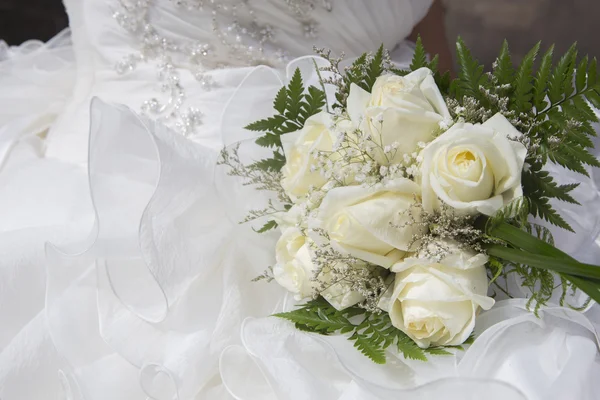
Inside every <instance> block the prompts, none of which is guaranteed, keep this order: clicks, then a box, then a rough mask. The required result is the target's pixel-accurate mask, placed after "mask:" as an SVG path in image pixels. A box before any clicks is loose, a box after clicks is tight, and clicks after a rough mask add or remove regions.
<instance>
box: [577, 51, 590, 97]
mask: <svg viewBox="0 0 600 400" xmlns="http://www.w3.org/2000/svg"><path fill="white" fill-rule="evenodd" d="M587 71H588V56H585V57H584V58H583V60H581V62H580V63H579V67H577V75H576V78H575V88H576V90H577V92H581V91H582V90H583V89H585V87H586V83H587Z"/></svg>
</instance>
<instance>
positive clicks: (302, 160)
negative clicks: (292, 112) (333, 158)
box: [281, 112, 335, 200]
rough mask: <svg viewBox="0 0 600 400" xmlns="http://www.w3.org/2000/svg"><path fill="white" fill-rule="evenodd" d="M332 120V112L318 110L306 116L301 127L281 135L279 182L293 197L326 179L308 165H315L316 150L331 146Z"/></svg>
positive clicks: (319, 185) (322, 183)
mask: <svg viewBox="0 0 600 400" xmlns="http://www.w3.org/2000/svg"><path fill="white" fill-rule="evenodd" d="M331 122H332V121H331V116H330V115H329V114H327V113H326V112H321V113H319V114H315V115H313V116H312V117H310V118H308V119H307V120H306V123H305V124H304V127H303V128H302V129H300V130H298V131H295V132H291V133H287V134H285V135H282V136H281V143H282V145H283V151H284V153H285V158H286V163H285V165H284V167H283V169H282V171H281V172H282V173H283V179H282V180H281V186H283V189H284V190H285V192H286V193H287V195H288V196H290V198H291V199H292V200H296V199H297V198H299V197H302V196H304V195H306V194H307V192H308V190H309V188H310V187H311V186H313V187H315V188H317V189H318V188H320V187H321V186H323V185H324V184H325V183H326V182H327V180H326V179H325V178H324V177H323V176H322V175H321V174H320V172H319V171H311V167H313V166H315V165H316V159H315V155H314V152H315V151H332V149H333V143H334V142H335V137H334V135H333V133H332V132H331V131H330V130H329V126H330V125H331Z"/></svg>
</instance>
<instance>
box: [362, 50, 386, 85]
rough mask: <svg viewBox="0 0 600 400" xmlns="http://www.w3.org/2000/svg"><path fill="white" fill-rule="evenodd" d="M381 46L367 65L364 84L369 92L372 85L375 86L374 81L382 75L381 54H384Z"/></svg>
mask: <svg viewBox="0 0 600 400" xmlns="http://www.w3.org/2000/svg"><path fill="white" fill-rule="evenodd" d="M384 51H385V50H384V48H383V44H382V45H381V46H379V49H377V51H376V52H375V54H374V55H373V58H371V60H370V61H369V63H368V64H367V71H366V76H365V84H366V87H367V89H366V90H367V91H368V92H370V91H371V89H373V85H374V84H375V80H377V78H379V77H380V76H381V74H382V73H383V53H384Z"/></svg>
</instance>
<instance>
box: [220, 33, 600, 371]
mask: <svg viewBox="0 0 600 400" xmlns="http://www.w3.org/2000/svg"><path fill="white" fill-rule="evenodd" d="M316 52H317V53H318V55H319V57H320V61H323V60H326V62H327V63H326V65H325V66H321V67H318V66H317V63H315V68H316V69H317V74H318V76H319V85H318V86H319V87H314V86H311V87H308V88H306V87H305V85H304V83H303V77H302V76H301V73H300V71H299V70H297V71H296V72H295V73H294V75H293V76H292V78H291V80H290V81H289V84H288V85H287V86H285V87H282V88H281V90H280V91H279V92H278V94H277V96H276V97H275V99H274V109H275V114H274V115H273V116H272V117H270V118H267V119H263V120H260V121H257V122H255V123H252V124H250V125H248V126H247V129H249V130H251V131H258V132H261V136H260V137H259V138H258V139H257V140H256V144H257V145H259V146H263V147H267V148H269V149H271V150H272V156H271V157H268V158H266V159H262V160H258V161H256V162H254V163H252V164H249V165H244V164H243V163H241V162H240V157H239V154H238V149H237V148H233V149H228V150H224V151H223V152H222V159H221V161H220V162H221V164H224V165H227V166H229V167H230V170H229V173H230V174H231V175H235V176H239V177H242V178H244V179H246V180H247V183H248V184H253V185H256V187H257V189H259V190H266V191H271V192H273V196H272V200H271V201H270V202H269V204H267V205H265V206H266V207H265V208H264V209H263V210H254V211H252V212H251V213H250V215H249V217H248V218H247V219H246V221H251V220H261V219H262V220H264V226H263V227H262V228H261V229H260V230H258V232H260V233H264V232H266V231H269V230H272V229H277V230H279V231H280V234H281V235H280V238H279V240H278V242H277V245H276V248H275V256H276V257H275V258H276V264H275V265H274V266H272V267H270V268H269V269H268V270H267V271H265V274H264V275H262V276H261V277H259V278H258V279H267V280H275V281H277V282H278V283H279V284H280V285H282V286H283V287H285V288H286V289H287V290H289V291H290V292H292V293H293V294H294V295H295V297H296V299H297V300H299V301H300V300H303V299H306V302H305V303H304V304H303V305H300V306H299V307H298V308H297V309H296V310H293V311H290V312H285V313H281V314H277V317H281V318H285V319H287V320H290V321H291V322H293V323H294V324H295V326H296V328H298V329H301V330H304V331H309V332H314V333H318V334H323V335H330V334H334V333H338V334H345V335H347V336H348V339H349V340H351V341H353V342H354V345H355V347H356V348H357V349H358V350H360V351H361V352H362V353H363V354H364V355H366V356H368V357H369V358H370V359H372V360H373V361H375V362H377V363H384V362H385V352H386V349H388V348H389V347H390V346H395V347H396V348H397V349H398V351H400V352H401V353H403V354H404V356H405V357H409V358H413V359H420V360H425V359H426V356H427V354H447V353H448V351H449V350H448V349H451V348H457V347H458V348H460V346H461V345H463V344H464V343H466V342H468V341H469V340H472V332H473V328H474V325H475V321H476V316H477V314H478V313H479V312H480V310H482V309H484V310H486V309H489V308H491V307H492V306H493V305H494V299H493V298H492V297H490V296H488V289H489V286H490V285H492V284H496V285H497V284H498V282H500V281H502V280H503V279H505V278H506V276H507V275H508V274H516V275H518V276H519V278H520V282H521V285H522V286H525V287H527V288H529V289H530V291H531V296H530V299H529V303H528V304H529V306H530V308H531V309H532V311H533V312H536V313H537V311H538V310H539V308H540V307H542V306H543V305H545V304H546V303H547V302H548V301H549V300H550V298H551V296H552V295H553V293H554V292H555V288H556V286H557V285H556V282H557V281H560V284H561V285H560V287H561V288H562V289H561V290H562V295H561V297H560V302H561V305H568V301H567V294H568V293H569V292H573V291H575V290H580V291H583V292H585V293H586V294H587V295H588V296H589V299H588V302H589V301H591V300H595V301H598V300H600V291H599V288H600V268H599V267H597V266H594V265H588V264H583V263H580V262H578V261H577V260H575V259H573V258H571V257H570V256H569V255H567V254H565V253H564V252H562V251H561V250H559V249H557V248H556V247H554V245H553V241H552V235H551V233H550V230H549V229H548V228H547V227H545V226H542V225H540V224H535V223H533V222H532V217H537V219H538V220H543V221H546V222H547V223H549V224H553V225H556V226H558V227H560V228H563V229H566V230H571V231H572V228H571V226H569V224H568V223H567V221H566V220H565V219H564V218H563V217H562V216H561V215H560V214H559V213H558V212H557V211H556V210H555V209H554V208H553V206H552V203H551V200H552V199H555V200H558V201H564V202H570V203H577V201H576V199H575V198H574V197H573V196H572V194H571V192H572V191H573V190H574V189H575V188H576V187H577V184H567V185H559V184H557V183H556V182H555V179H554V177H553V176H552V175H550V173H549V172H547V171H546V170H545V168H544V167H545V165H546V164H547V163H549V162H550V163H555V164H559V165H560V166H562V167H565V168H568V169H569V170H572V171H576V172H578V173H580V174H582V175H587V174H588V169H587V168H586V166H591V167H598V166H600V164H599V162H598V160H597V159H596V158H595V157H594V156H593V155H592V154H591V153H590V151H589V150H590V149H591V148H592V147H593V143H592V141H591V137H593V136H595V134H596V133H595V131H594V129H593V127H592V123H594V122H597V117H596V114H595V112H594V110H593V108H592V107H591V106H590V103H591V105H593V106H595V107H600V81H599V80H598V78H597V71H598V68H597V63H596V60H595V59H593V60H589V59H588V57H584V58H582V59H581V60H578V57H577V50H576V47H575V45H574V46H572V47H571V48H570V49H569V50H568V51H567V53H566V54H564V55H563V56H562V57H560V59H559V60H558V62H556V63H553V47H551V48H550V49H548V50H547V51H546V52H545V53H544V54H543V55H541V59H540V60H539V61H540V62H539V66H538V67H537V68H534V65H535V61H536V59H537V58H540V57H539V56H540V54H539V53H540V44H539V43H538V44H536V45H535V46H534V48H533V49H532V50H531V51H530V52H529V53H528V54H527V55H526V56H525V58H524V59H523V61H522V62H521V65H520V66H519V67H518V68H516V69H515V68H513V64H512V61H511V56H510V53H509V49H508V44H507V43H506V42H505V43H504V45H503V46H502V49H501V50H500V55H499V56H498V58H497V60H496V62H495V63H494V64H493V66H492V69H491V71H490V72H486V68H485V67H484V66H483V65H480V64H479V63H478V62H477V61H476V60H475V59H474V58H473V57H472V56H471V54H470V52H469V50H468V49H467V47H466V46H465V44H464V43H463V41H462V40H460V39H459V40H458V42H457V55H458V63H459V66H460V70H459V73H458V77H457V78H456V79H452V78H451V76H450V74H449V73H448V72H445V73H442V72H440V71H438V67H437V64H438V62H437V57H434V58H433V59H431V60H429V59H428V57H427V54H426V51H425V49H424V48H423V46H422V44H421V41H420V40H418V42H417V45H416V50H415V54H414V58H413V60H412V63H411V65H410V68H409V69H407V70H405V69H399V68H396V67H395V66H394V65H393V64H392V62H391V60H390V58H389V55H388V52H387V51H386V50H385V49H383V47H381V48H379V49H378V50H377V51H376V52H374V53H372V54H363V55H362V56H361V57H359V58H358V59H356V60H355V61H354V62H353V63H352V64H351V65H350V66H349V67H347V68H341V67H340V65H341V63H342V58H336V57H333V56H332V55H331V52H329V51H325V50H323V49H316ZM327 86H332V87H334V88H335V94H334V96H328V95H327V94H326V93H327V90H326V87H327ZM555 200H553V201H555Z"/></svg>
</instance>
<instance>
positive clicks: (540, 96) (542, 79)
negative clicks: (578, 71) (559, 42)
mask: <svg viewBox="0 0 600 400" xmlns="http://www.w3.org/2000/svg"><path fill="white" fill-rule="evenodd" d="M553 55H554V45H552V46H550V48H549V49H548V50H547V51H546V53H545V54H544V56H543V57H542V62H541V64H540V68H539V69H538V71H537V74H536V77H535V83H534V85H533V104H534V106H535V108H536V110H537V111H538V112H540V111H542V110H543V109H544V108H546V107H547V106H548V102H546V100H545V97H546V85H547V83H548V77H549V76H550V71H551V69H552V56H553Z"/></svg>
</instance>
